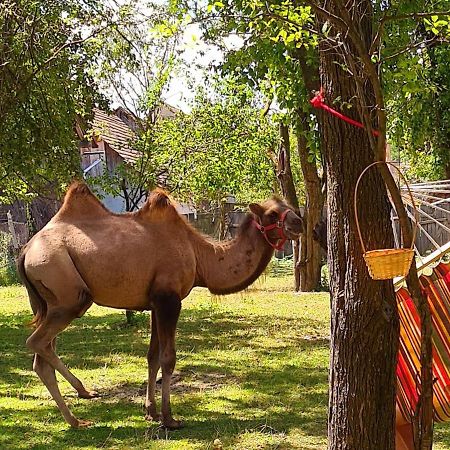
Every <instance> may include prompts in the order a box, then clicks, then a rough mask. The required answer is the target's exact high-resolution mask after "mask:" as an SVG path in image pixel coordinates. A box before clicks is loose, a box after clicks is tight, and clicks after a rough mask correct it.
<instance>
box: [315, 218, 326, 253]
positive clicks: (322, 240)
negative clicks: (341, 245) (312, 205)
mask: <svg viewBox="0 0 450 450" xmlns="http://www.w3.org/2000/svg"><path fill="white" fill-rule="evenodd" d="M313 239H314V240H315V241H317V242H318V243H319V245H320V246H321V247H322V248H323V249H324V250H325V251H328V242H327V222H326V220H321V221H320V222H319V223H317V224H316V226H315V227H314V230H313Z"/></svg>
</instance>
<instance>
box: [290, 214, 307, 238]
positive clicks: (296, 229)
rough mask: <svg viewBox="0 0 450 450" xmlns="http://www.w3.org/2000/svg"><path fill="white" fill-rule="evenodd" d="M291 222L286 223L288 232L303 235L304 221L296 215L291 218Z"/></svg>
mask: <svg viewBox="0 0 450 450" xmlns="http://www.w3.org/2000/svg"><path fill="white" fill-rule="evenodd" d="M289 219H290V220H289V222H288V223H286V228H287V229H288V231H291V232H292V233H295V234H300V233H303V220H302V219H300V217H298V216H297V215H296V214H295V215H292V217H290V218H289Z"/></svg>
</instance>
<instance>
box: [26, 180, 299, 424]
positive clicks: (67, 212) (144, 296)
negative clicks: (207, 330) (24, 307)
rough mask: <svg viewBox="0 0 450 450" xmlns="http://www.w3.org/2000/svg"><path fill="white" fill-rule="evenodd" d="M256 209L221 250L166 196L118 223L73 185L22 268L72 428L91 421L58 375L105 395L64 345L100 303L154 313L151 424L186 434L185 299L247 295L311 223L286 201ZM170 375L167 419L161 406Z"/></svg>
mask: <svg viewBox="0 0 450 450" xmlns="http://www.w3.org/2000/svg"><path fill="white" fill-rule="evenodd" d="M250 210H251V213H249V214H248V215H247V216H246V219H245V221H244V222H243V224H242V225H241V227H240V233H239V235H238V237H237V238H235V239H233V240H231V241H228V242H226V243H217V242H213V241H212V240H210V239H208V238H206V237H205V236H203V235H201V234H200V233H198V232H197V231H195V230H194V229H193V228H192V227H191V226H190V225H189V224H188V223H187V222H186V221H185V220H184V219H183V218H182V217H181V216H180V215H179V214H178V213H177V211H176V209H175V207H174V206H173V205H172V203H171V201H170V200H169V198H168V196H167V195H166V194H165V193H164V192H163V191H155V192H152V193H151V194H150V195H149V198H148V200H147V202H146V203H145V205H144V206H143V207H142V208H141V209H140V210H139V211H137V212H136V213H128V214H113V213H111V212H110V211H108V210H107V209H106V208H105V207H104V206H103V205H102V204H101V203H100V201H99V200H98V199H97V198H96V197H95V196H94V195H93V194H92V193H91V192H90V190H89V188H88V187H87V185H86V184H84V183H74V184H72V186H71V187H70V188H69V190H68V191H67V194H66V196H65V198H64V202H63V205H62V207H61V209H60V210H59V212H58V213H57V214H56V215H55V216H54V217H53V219H52V220H51V221H50V222H49V223H48V224H47V225H46V226H45V227H44V228H43V229H42V230H41V231H40V232H39V233H37V234H36V235H35V236H34V237H33V238H32V239H31V240H30V241H29V242H28V244H27V245H26V246H25V247H24V248H23V250H22V253H21V255H20V257H19V260H18V268H19V273H20V276H21V278H22V281H23V283H24V284H25V286H26V288H27V291H28V295H29V298H30V303H31V307H32V309H33V313H34V324H35V326H36V329H35V331H34V332H33V334H32V335H31V336H30V337H29V338H28V340H27V346H28V347H29V348H30V349H31V350H32V351H33V352H34V353H35V356H34V363H33V368H34V370H35V371H36V373H37V374H38V375H39V377H40V378H41V380H42V382H43V383H44V384H45V386H46V387H47V389H48V390H49V392H50V394H51V395H52V397H53V399H54V400H55V402H56V404H57V405H58V408H59V410H60V411H61V413H62V415H63V416H64V418H65V419H66V421H67V422H68V423H69V424H70V425H72V426H74V427H80V426H87V425H89V424H90V422H88V421H84V420H79V419H77V418H76V417H75V416H74V415H73V414H72V413H71V411H70V410H69V408H68V407H67V405H66V403H65V401H64V399H63V397H62V396H61V393H60V391H59V388H58V383H57V381H56V376H55V370H57V371H58V372H59V373H60V374H61V375H62V376H63V377H64V378H65V379H66V380H67V381H68V382H69V383H70V384H71V385H72V386H73V387H74V388H75V389H76V391H77V392H78V395H79V396H80V397H82V398H92V397H95V396H97V393H96V392H93V391H89V390H87V389H86V388H85V387H84V386H83V383H82V382H81V381H80V380H79V379H78V378H77V377H76V376H75V375H73V374H72V372H70V370H69V369H68V368H67V367H66V366H65V365H64V363H63V362H62V361H61V359H60V358H59V357H58V356H57V355H56V353H55V339H56V336H57V335H58V334H59V333H60V332H61V331H63V330H64V329H65V328H66V327H67V326H68V325H69V324H70V322H71V321H72V320H73V319H75V318H76V317H81V316H82V315H83V314H84V313H85V312H86V311H87V309H88V308H89V307H90V306H91V305H92V303H93V302H95V303H96V304H98V305H102V306H109V307H112V308H124V309H130V310H138V311H143V310H151V311H152V313H151V316H152V319H151V324H152V325H151V340H150V347H149V351H148V355H147V359H148V387H147V396H146V400H145V408H146V412H147V414H146V418H147V419H148V420H161V421H162V424H163V425H164V426H165V427H167V428H179V427H180V426H181V424H180V422H179V421H177V420H175V419H173V417H172V413H171V408H170V380H171V376H172V372H173V370H174V367H175V358H176V355H175V329H176V324H177V321H178V316H179V314H180V309H181V300H182V299H184V298H185V297H186V296H187V295H188V294H189V292H190V291H191V289H192V288H193V287H194V286H204V287H207V288H208V289H209V290H210V291H211V292H212V293H214V294H229V293H232V292H237V291H240V290H242V289H245V288H246V287H247V286H249V285H250V284H251V283H253V282H254V281H255V280H256V279H257V278H258V276H259V275H260V274H261V273H262V271H263V270H264V269H265V267H266V266H267V264H268V263H269V261H270V259H271V257H272V254H273V248H274V247H277V245H279V244H280V241H283V240H285V239H286V238H288V239H296V238H297V237H298V235H299V234H300V232H301V231H302V221H301V219H300V218H299V217H298V216H297V215H296V214H295V213H294V212H293V211H292V210H291V208H289V207H288V206H287V205H286V204H285V203H284V202H282V201H281V200H279V199H277V198H273V199H271V200H268V201H266V202H264V203H263V204H261V205H260V204H256V203H254V204H251V205H250ZM87 344H88V343H87ZM160 367H161V369H162V405H161V412H162V414H161V418H160V416H159V414H158V413H157V408H156V402H155V385H156V375H157V372H158V370H159V368H160Z"/></svg>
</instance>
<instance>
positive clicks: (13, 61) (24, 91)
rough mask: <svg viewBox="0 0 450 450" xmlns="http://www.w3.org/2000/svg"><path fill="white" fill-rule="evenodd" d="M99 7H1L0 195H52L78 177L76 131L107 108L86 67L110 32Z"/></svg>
mask: <svg viewBox="0 0 450 450" xmlns="http://www.w3.org/2000/svg"><path fill="white" fill-rule="evenodd" d="M102 8H103V7H102V5H101V3H100V2H96V1H95V0H94V1H91V2H77V1H72V0H69V1H66V2H60V1H55V0H50V1H35V0H24V1H21V2H17V1H13V0H6V1H4V2H3V3H2V7H1V8H0V42H1V44H0V123H1V124H2V126H1V127H0V195H1V196H2V198H3V199H9V200H11V199H14V198H16V197H25V196H27V194H28V193H30V192H31V193H33V192H36V191H42V190H43V189H45V188H46V187H47V188H48V187H49V186H51V189H52V190H55V189H58V188H59V186H60V185H61V184H62V183H64V182H67V180H68V179H70V178H71V177H72V176H73V175H75V174H77V173H78V171H79V157H78V152H77V150H76V149H77V144H76V140H75V133H74V124H75V119H76V118H77V117H81V118H88V117H89V115H90V111H91V108H92V105H93V104H95V103H98V102H100V103H102V104H104V105H105V104H106V102H105V99H104V97H103V96H102V95H101V94H100V93H99V90H98V86H97V85H96V83H95V81H94V79H93V78H92V76H91V75H90V70H89V67H90V66H91V64H92V61H93V60H95V55H96V54H97V52H96V51H95V49H94V48H93V47H91V42H92V40H93V39H94V37H96V36H99V35H100V34H101V33H102V32H103V31H104V30H105V29H106V28H107V26H108V21H107V20H106V18H107V17H108V14H106V12H105V15H104V17H105V19H101V20H100V19H97V17H98V15H97V13H96V11H98V10H100V9H102Z"/></svg>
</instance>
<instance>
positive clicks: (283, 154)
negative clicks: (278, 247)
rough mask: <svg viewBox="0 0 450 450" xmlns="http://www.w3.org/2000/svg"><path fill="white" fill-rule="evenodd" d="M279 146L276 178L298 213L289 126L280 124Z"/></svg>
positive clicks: (297, 279) (296, 255)
mask: <svg viewBox="0 0 450 450" xmlns="http://www.w3.org/2000/svg"><path fill="white" fill-rule="evenodd" d="M280 138H281V145H280V150H279V152H278V155H277V158H278V162H277V178H278V182H279V184H280V187H281V191H282V193H283V197H284V198H285V199H286V200H287V202H288V203H289V204H290V205H291V206H292V207H294V208H295V209H296V211H298V209H299V204H298V197H297V192H296V190H295V185H294V179H293V177H292V169H291V141H290V138H289V126H288V125H285V124H283V123H280ZM302 236H303V235H302ZM301 239H302V238H300V239H299V240H297V241H295V242H293V246H292V247H293V259H294V289H295V290H296V291H298V290H299V289H300V279H301V275H300V267H299V266H298V264H297V261H298V258H299V252H300V249H301V248H302V245H301Z"/></svg>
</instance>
